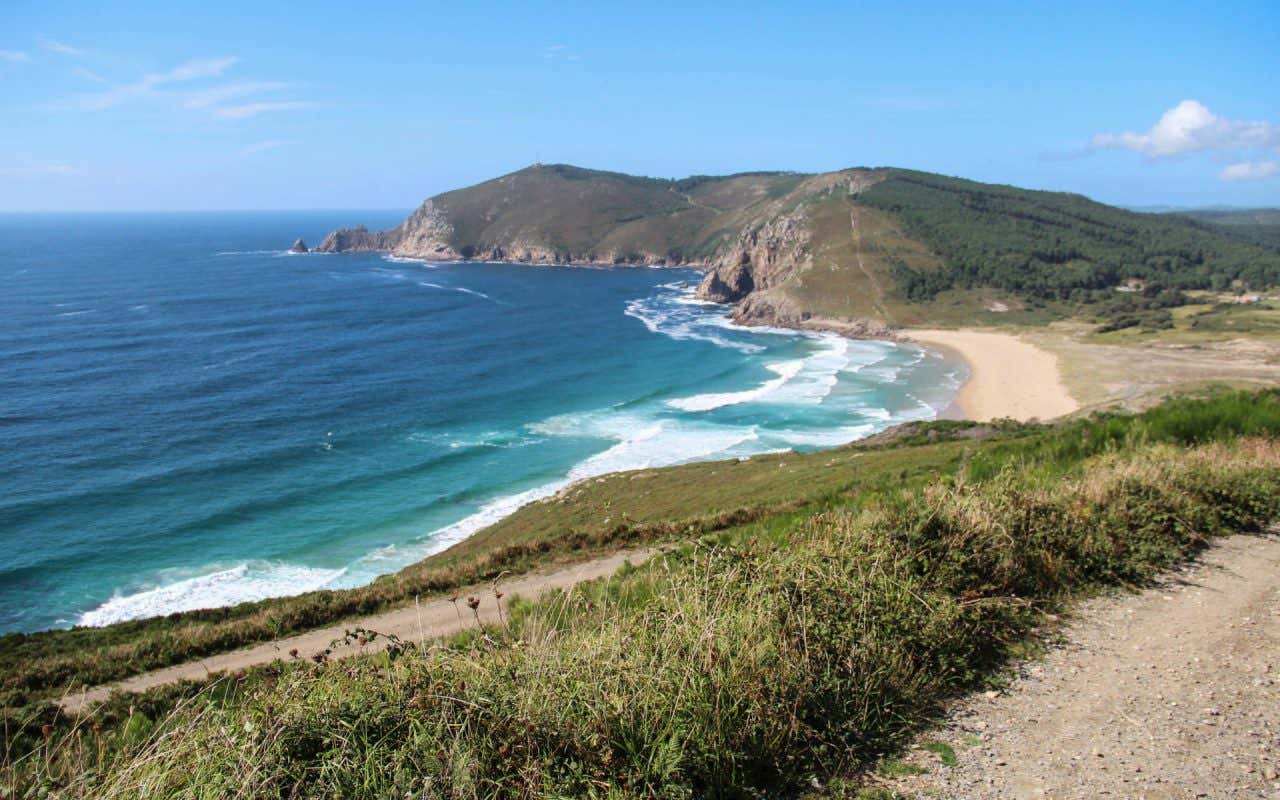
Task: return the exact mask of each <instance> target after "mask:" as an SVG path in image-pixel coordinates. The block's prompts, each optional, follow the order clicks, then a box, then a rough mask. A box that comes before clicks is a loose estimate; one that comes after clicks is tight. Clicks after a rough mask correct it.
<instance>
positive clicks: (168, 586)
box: [79, 561, 344, 626]
mask: <svg viewBox="0 0 1280 800" xmlns="http://www.w3.org/2000/svg"><path fill="white" fill-rule="evenodd" d="M343 572H344V570H341V569H319V568H316V567H304V566H301V565H298V564H281V563H277V562H270V561H251V562H247V563H244V564H238V565H236V566H234V567H230V568H214V569H212V570H211V571H208V572H205V573H203V574H198V575H195V576H192V577H186V578H181V579H178V580H173V579H172V578H173V577H176V576H174V575H170V576H169V580H168V581H167V582H162V583H161V585H159V586H157V587H155V588H152V589H146V590H143V591H140V592H135V593H133V594H128V595H117V596H115V597H113V598H111V599H110V600H108V601H107V602H105V603H103V604H102V605H100V606H98V607H97V608H95V609H93V610H92V611H86V612H85V613H83V614H81V615H80V619H79V624H81V625H92V626H100V625H110V624H111V623H113V622H121V621H123V620H126V619H138V618H140V617H154V616H159V615H162V614H172V613H173V612H175V611H192V610H194V609H198V608H217V607H219V606H231V605H236V604H237V603H244V602H247V601H250V600H262V599H264V598H267V597H279V596H282V595H290V594H301V593H302V592H309V591H312V590H314V589H321V588H324V587H325V586H326V585H327V584H329V583H330V582H331V581H333V580H335V579H336V578H338V577H339V576H341V575H342V573H343ZM161 580H162V581H164V580H165V579H164V578H163V577H162V579H161Z"/></svg>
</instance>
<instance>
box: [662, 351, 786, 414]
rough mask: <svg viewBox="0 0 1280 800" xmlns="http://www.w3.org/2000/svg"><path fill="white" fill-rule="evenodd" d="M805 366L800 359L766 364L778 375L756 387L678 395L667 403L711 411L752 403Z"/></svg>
mask: <svg viewBox="0 0 1280 800" xmlns="http://www.w3.org/2000/svg"><path fill="white" fill-rule="evenodd" d="M804 366H805V362H804V361H803V360H800V359H797V360H795V361H780V362H778V363H776V364H766V365H765V368H766V369H768V370H769V371H770V372H774V373H777V375H778V377H776V378H771V379H770V380H767V381H765V382H764V383H762V384H760V385H759V386H757V387H756V388H754V389H746V390H744V391H741V392H709V393H707V394H695V395H693V396H692V397H678V398H676V399H674V400H668V401H667V405H668V406H670V407H672V408H678V409H680V410H681V411H711V410H712V409H716V408H723V407H724V406H733V405H738V404H739V403H750V402H752V401H753V400H760V399H761V398H764V397H767V396H769V395H770V394H771V393H773V392H775V391H777V390H778V389H780V388H782V386H784V385H785V384H786V383H787V381H789V380H791V379H792V378H794V377H795V376H797V375H799V374H800V371H801V370H802V369H804Z"/></svg>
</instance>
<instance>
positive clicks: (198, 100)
mask: <svg viewBox="0 0 1280 800" xmlns="http://www.w3.org/2000/svg"><path fill="white" fill-rule="evenodd" d="M289 86H290V84H288V83H283V82H281V81H244V82H241V83H229V84H227V85H226V86H215V87H213V88H212V89H206V90H204V91H201V92H196V93H194V94H192V95H190V96H189V97H187V100H186V102H185V103H184V104H183V105H185V106H186V107H187V108H208V107H210V106H216V105H220V104H222V103H225V102H226V101H228V100H234V99H236V98H238V97H247V96H249V95H254V94H259V93H261V92H273V91H277V90H279V89H287V88H289Z"/></svg>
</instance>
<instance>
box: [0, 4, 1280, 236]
mask: <svg viewBox="0 0 1280 800" xmlns="http://www.w3.org/2000/svg"><path fill="white" fill-rule="evenodd" d="M535 161H542V162H544V163H557V162H559V163H570V164H576V165H579V166H585V167H592V168H597V169H608V170H616V171H621V172H629V173H634V174H643V175H651V176H655V177H684V176H686V175H691V174H721V173H730V172H740V171H748V170H762V169H779V170H796V171H803V172H810V171H823V170H831V169H839V168H843V167H850V166H901V167H911V168H915V169H922V170H929V171H933V172H941V173H945V174H949V175H958V176H961V177H966V178H972V179H975V180H981V181H989V182H996V183H1009V184H1014V185H1017V186H1023V187H1027V188H1036V189H1052V190H1060V191H1071V192H1080V193H1083V194H1086V195H1089V196H1090V197H1093V198H1095V199H1098V200H1101V201H1103V202H1108V203H1114V204H1119V205H1126V206H1139V207H1141V206H1210V205H1227V206H1280V2H1276V0H1259V1H1258V2H1230V1H1226V2H1217V3H1205V2H1193V3H1181V2H1129V3H1125V2H1115V1H1114V0H1112V1H1111V2H1105V3H1090V2H1071V3H1063V2H1052V3H1047V2H1046V3H1036V2H1026V1H1025V0H1024V1H1023V2H1009V3H977V2H971V3H955V2H915V3H890V2H866V3H839V4H827V3H810V4H806V3H794V2H793V3H786V4H783V3H777V4H760V5H755V4H749V3H722V4H700V3H692V2H689V3H662V2H655V3H649V4H612V3H599V2H589V3H575V2H557V3H545V4H539V3H520V4H491V3H483V2H474V3H433V2H427V1H426V0H419V1H418V2H405V3H396V2H379V3H370V4H359V3H351V2H343V3H334V2H326V1H325V0H313V2H309V3H306V4H294V3H289V4H283V3H282V4H272V3H265V2H262V0H255V1H254V2H240V1H239V0H219V2H208V1H207V0H204V1H203V2H199V3H187V2H180V1H169V2H163V3H161V2H154V3H143V2H128V1H127V0H116V1H115V2H112V3H89V2H83V1H80V2H60V1H59V0H38V1H36V2H28V1H27V0H0V210H8V211H15V210H16V211H34V210H105V211H122V210H188V209H190V210H200V209H295V208H296V209H303V208H406V209H407V208H411V207H413V206H416V205H417V204H418V203H420V202H421V201H422V200H423V199H424V198H426V197H428V196H430V195H433V194H436V193H438V192H441V191H446V190H448V189H453V188H457V187H460V186H466V185H470V184H473V183H477V182H479V181H483V180H487V179H489V178H492V177H496V176H498V175H500V174H504V173H507V172H511V171H513V170H516V169H520V168H522V167H524V166H527V165H529V164H531V163H533V162H535Z"/></svg>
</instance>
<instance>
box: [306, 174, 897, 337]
mask: <svg viewBox="0 0 1280 800" xmlns="http://www.w3.org/2000/svg"><path fill="white" fill-rule="evenodd" d="M877 179H878V178H877V173H876V172H875V171H870V170H844V171H841V172H835V173H825V174H822V175H797V174H795V173H781V172H778V173H747V174H742V175H730V176H725V177H705V176H699V177H694V178H688V179H685V180H683V181H665V180H657V179H652V178H636V177H633V176H628V175H619V174H617V173H607V172H595V171H591V170H582V169H578V168H576V167H567V166H561V165H555V166H541V165H538V166H534V167H530V168H528V169H525V170H521V171H519V172H516V173H512V174H510V175H505V176H503V177H501V178H498V179H496V180H494V181H489V182H487V183H484V184H480V185H478V186H474V187H470V188H468V189H462V190H458V191H454V192H447V193H445V194H443V195H437V196H436V197H433V198H431V199H429V200H427V201H426V202H424V203H423V204H422V205H421V206H420V207H419V208H418V209H417V210H416V211H414V212H413V214H411V215H410V216H409V218H408V219H406V220H405V221H404V222H403V223H402V224H401V225H399V226H397V227H395V228H392V229H390V230H387V231H380V232H379V231H370V230H368V229H367V228H364V227H356V228H347V229H343V230H338V231H334V232H333V233H330V234H329V235H328V236H327V237H326V238H325V239H324V241H323V242H321V243H320V245H319V246H317V247H316V248H315V252H321V253H341V252H387V253H390V254H392V255H395V256H400V257H407V258H422V259H427V260H437V261H454V260H476V261H505V262H515V263H529V264H613V265H635V266H684V267H695V268H699V269H703V270H705V271H706V273H707V274H706V278H705V279H704V280H703V282H702V284H701V286H700V287H699V289H698V295H699V296H700V297H702V298H705V299H709V300H714V301H716V302H722V303H733V304H737V305H738V309H737V312H736V314H735V316H736V318H737V319H739V320H740V321H742V322H745V323H750V324H778V325H790V326H796V327H828V328H831V327H841V326H844V327H845V328H848V329H849V330H854V329H856V330H857V331H860V332H865V331H867V330H870V329H875V330H880V329H879V328H878V327H876V325H875V324H871V323H876V322H881V321H879V320H873V321H867V320H859V319H839V318H830V319H828V318H826V317H822V316H815V315H814V314H813V313H812V310H810V309H807V308H805V306H804V304H803V303H802V302H801V301H799V300H798V299H797V298H796V297H794V296H792V295H791V293H790V292H789V291H788V287H789V286H791V285H792V284H794V283H795V282H796V281H797V280H798V278H799V276H801V275H802V274H803V273H804V272H806V271H807V270H809V269H811V268H812V267H813V263H814V255H813V250H814V249H813V247H812V242H811V240H812V238H813V221H812V219H811V206H812V205H813V204H814V202H816V201H819V200H822V199H824V198H830V197H845V196H847V195H851V194H853V193H856V192H857V191H860V190H861V189H862V188H865V186H867V185H869V184H870V183H874V181H875V180H877ZM815 319H818V320H821V322H813V320H815ZM850 326H852V327H850ZM842 329H843V328H842Z"/></svg>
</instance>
